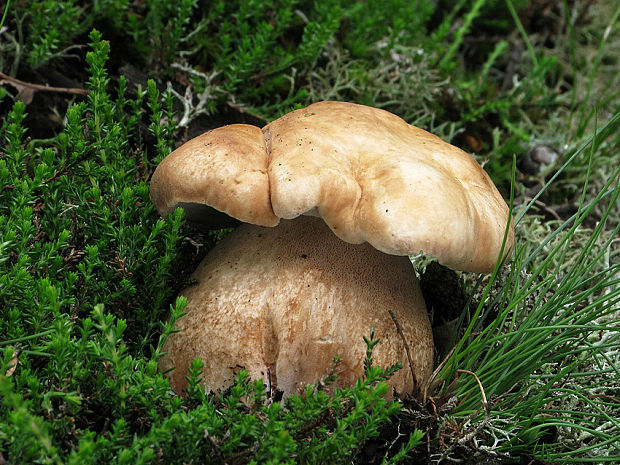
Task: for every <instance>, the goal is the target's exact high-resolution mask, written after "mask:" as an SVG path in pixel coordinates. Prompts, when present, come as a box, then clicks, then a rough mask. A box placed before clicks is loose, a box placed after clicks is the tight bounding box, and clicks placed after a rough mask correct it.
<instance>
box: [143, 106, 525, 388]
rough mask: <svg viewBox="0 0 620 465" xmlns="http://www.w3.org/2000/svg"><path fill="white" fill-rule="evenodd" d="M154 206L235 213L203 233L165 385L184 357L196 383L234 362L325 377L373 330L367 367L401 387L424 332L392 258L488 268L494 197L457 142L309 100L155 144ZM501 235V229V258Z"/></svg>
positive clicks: (503, 210) (219, 382)
mask: <svg viewBox="0 0 620 465" xmlns="http://www.w3.org/2000/svg"><path fill="white" fill-rule="evenodd" d="M151 198H152V200H153V202H154V204H155V205H156V207H157V209H158V210H159V211H160V212H161V213H162V214H163V215H166V214H168V213H170V212H171V211H173V210H174V209H175V208H177V207H179V206H180V207H183V208H184V209H185V210H186V215H187V217H188V218H189V219H190V220H192V221H197V222H200V223H203V224H206V225H207V226H208V227H215V228H217V227H223V226H225V225H229V224H230V223H231V221H234V220H231V218H234V219H235V220H239V221H241V222H243V223H246V224H244V225H242V226H240V227H239V228H238V229H237V230H236V231H234V232H233V233H231V234H230V235H229V236H227V237H226V238H225V239H224V240H222V241H221V242H220V243H218V244H217V245H216V246H215V248H214V249H213V250H212V251H211V252H210V253H209V254H208V255H207V256H206V258H205V259H204V261H203V262H202V263H201V264H200V265H199V267H198V269H197V270H196V272H195V273H194V275H193V277H194V278H195V280H196V282H197V284H195V285H194V286H190V287H189V288H187V289H185V290H184V291H183V295H185V296H186V297H187V299H188V306H187V308H186V310H187V315H185V316H184V317H182V318H181V319H179V320H178V321H177V327H176V328H177V329H178V330H179V331H178V332H177V333H174V334H172V335H171V336H170V337H169V338H168V340H167V341H166V344H165V346H164V351H165V352H166V355H165V356H164V357H162V359H161V361H160V367H161V368H162V369H163V370H168V369H170V368H175V370H173V371H171V372H170V374H169V377H170V380H171V386H172V388H173V389H174V390H175V391H177V392H180V391H182V389H183V388H184V387H185V385H186V379H185V372H186V368H187V367H188V366H189V364H190V362H191V360H193V359H194V358H196V357H200V358H202V360H203V361H204V363H205V374H204V383H205V386H206V388H207V389H208V390H210V391H214V392H215V391H221V390H224V389H226V388H227V387H229V386H230V385H231V384H232V382H233V379H234V376H235V374H236V372H237V371H238V370H239V369H241V368H244V369H246V370H247V371H248V373H249V374H250V376H251V377H252V378H254V379H263V380H264V381H265V384H266V385H267V386H269V387H270V388H271V389H272V390H274V391H275V390H279V391H282V392H283V393H284V395H290V394H292V393H294V392H296V391H298V390H299V389H300V388H301V387H302V386H303V385H304V384H306V383H315V382H318V381H319V380H320V378H321V376H322V375H324V374H326V373H327V372H328V371H329V370H330V367H331V366H332V357H334V356H339V357H340V363H339V364H337V365H336V366H335V370H336V374H338V375H339V376H338V379H337V381H336V383H335V384H334V385H333V387H336V386H341V385H345V384H350V383H352V382H354V381H355V379H356V378H357V377H359V376H360V375H362V374H363V358H364V354H365V347H364V344H363V342H362V336H364V335H367V334H368V332H369V330H370V328H371V327H372V326H374V328H375V334H376V335H377V336H378V337H379V338H380V339H381V342H380V343H379V344H378V345H377V346H376V348H375V350H374V352H373V359H374V361H375V363H377V364H380V365H383V366H385V365H389V364H392V363H394V362H396V361H400V362H403V364H404V366H405V369H403V370H400V371H399V372H397V373H396V375H395V376H393V377H392V378H391V380H390V382H391V385H392V387H393V388H394V390H395V391H396V392H398V393H400V394H404V393H416V392H418V390H419V389H420V388H421V387H423V385H424V384H425V383H426V382H427V380H428V379H429V377H430V375H431V372H432V365H433V364H432V360H433V341H432V333H431V328H430V323H429V320H428V316H427V314H426V308H425V305H424V301H423V299H422V296H421V291H420V288H419V285H418V282H417V279H416V277H415V274H414V272H413V269H412V266H411V263H410V261H409V259H408V257H407V256H408V255H411V254H417V253H420V252H423V253H425V254H429V255H431V256H433V257H435V258H437V260H438V261H439V262H440V263H442V264H444V265H446V266H448V267H451V268H454V269H459V270H464V271H475V272H483V273H489V272H491V271H492V269H493V267H494V266H495V263H496V262H497V260H498V258H500V253H501V250H502V243H503V240H504V234H505V231H506V225H507V223H508V221H509V213H508V207H507V205H506V203H505V202H504V200H503V199H502V197H501V195H500V194H499V192H498V191H497V189H496V187H495V185H494V184H493V182H492V181H491V179H490V178H489V176H488V175H487V174H486V173H485V172H484V170H483V169H482V168H481V167H480V165H478V163H477V162H476V161H475V160H474V159H473V158H472V157H471V156H470V155H468V154H467V153H465V152H463V151H462V150H460V149H458V148H457V147H454V146H452V145H450V144H448V143H446V142H444V141H442V140H441V139H440V138H439V137H437V136H434V135H432V134H430V133H428V132H426V131H424V130H422V129H419V128H416V127H414V126H411V125H409V124H407V123H406V122H405V121H403V120H402V119H401V118H399V117H397V116H395V115H393V114H391V113H389V112H387V111H384V110H379V109H375V108H371V107H367V106H363V105H357V104H352V103H344V102H319V103H315V104H313V105H310V106H308V107H306V108H304V109H300V110H295V111H292V112H290V113H288V114H286V115H285V116H283V117H281V118H279V119H277V120H275V121H273V122H272V123H270V124H268V125H266V126H265V127H264V128H262V129H260V128H258V127H255V126H251V125H244V124H233V125H229V126H224V127H220V128H217V129H214V130H212V131H210V132H207V133H205V134H203V135H201V136H199V137H197V138H195V139H192V140H190V141H189V142H187V143H185V144H184V145H182V146H181V147H179V148H178V149H176V150H175V151H174V152H173V153H171V154H170V155H168V156H167V157H166V158H165V159H164V160H163V161H162V162H161V163H160V165H159V166H158V167H157V169H156V171H155V173H154V174H153V178H152V180H151ZM512 241H513V232H512V226H510V227H509V230H508V237H507V238H506V243H505V247H504V249H503V250H504V254H506V253H507V252H508V250H510V248H511V246H512Z"/></svg>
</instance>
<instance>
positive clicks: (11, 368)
mask: <svg viewBox="0 0 620 465" xmlns="http://www.w3.org/2000/svg"><path fill="white" fill-rule="evenodd" d="M18 362H19V359H18V358H17V352H16V351H15V349H13V358H12V359H11V364H10V365H9V369H8V370H7V371H6V373H5V374H4V376H11V375H12V374H13V372H14V371H15V368H17V363H18Z"/></svg>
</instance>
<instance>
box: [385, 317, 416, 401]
mask: <svg viewBox="0 0 620 465" xmlns="http://www.w3.org/2000/svg"><path fill="white" fill-rule="evenodd" d="M388 312H389V313H390V316H391V317H392V321H393V322H394V325H395V326H396V332H397V333H398V334H399V335H400V337H401V339H402V340H403V344H404V345H405V352H406V353H407V360H409V369H410V370H411V376H412V377H413V390H414V391H415V390H416V388H420V387H421V386H419V385H418V379H417V378H416V376H415V371H414V369H413V362H412V360H411V353H410V351H409V344H407V339H405V334H404V333H403V329H402V328H401V327H400V324H399V323H398V320H397V319H396V316H395V315H394V312H393V311H392V310H390V309H388Z"/></svg>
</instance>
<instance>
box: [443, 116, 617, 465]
mask: <svg viewBox="0 0 620 465" xmlns="http://www.w3.org/2000/svg"><path fill="white" fill-rule="evenodd" d="M619 120H620V114H616V115H615V116H614V117H613V118H612V119H611V120H610V121H609V122H608V123H607V124H606V126H605V127H603V128H602V129H601V131H600V133H598V134H595V135H593V136H592V137H591V138H590V139H589V141H588V143H587V144H586V145H583V146H582V147H581V148H580V150H578V151H577V152H576V153H575V154H573V156H572V157H571V158H570V159H568V160H567V161H566V163H565V164H564V165H563V166H562V167H561V168H560V169H559V170H558V171H557V172H556V173H555V174H554V176H553V177H552V179H551V180H550V182H549V183H548V184H546V185H545V187H544V188H545V189H547V188H549V187H550V186H551V185H552V183H553V181H554V180H555V179H556V178H558V177H560V176H561V174H562V172H563V171H564V170H565V169H566V168H567V167H569V166H570V165H571V163H572V162H573V161H574V160H575V159H577V157H578V155H579V154H580V152H583V151H587V149H589V150H590V152H591V153H592V151H593V150H594V148H595V147H601V146H604V145H607V144H610V143H611V144H613V134H614V133H613V132H610V131H609V130H608V129H610V128H615V127H616V125H617V123H618V121H619ZM615 153H618V147H617V146H615ZM588 176H589V175H588ZM586 187H587V184H586V185H584V187H583V193H584V195H583V196H582V198H581V202H580V204H579V209H578V211H577V212H576V213H575V214H574V215H572V216H571V217H570V218H569V219H567V220H566V221H563V222H559V224H557V226H556V227H555V229H553V230H551V231H549V232H548V233H547V234H546V237H543V238H540V239H538V238H537V239H538V240H526V238H521V239H522V240H521V241H519V242H518V243H517V248H516V251H515V257H514V261H513V262H512V263H511V264H510V265H509V267H508V269H506V270H505V271H504V273H503V275H499V274H494V275H493V276H492V277H491V280H490V281H489V282H488V283H487V284H486V287H485V289H484V293H483V295H482V296H481V298H480V304H479V305H478V306H477V307H476V308H475V309H473V311H472V312H471V313H465V314H464V315H463V317H464V320H463V328H464V331H463V337H462V338H461V340H460V341H459V343H458V344H457V346H456V348H455V350H454V351H453V352H452V354H451V357H450V359H449V360H448V361H447V364H446V365H445V367H444V368H443V372H442V375H440V376H441V377H442V378H443V379H445V380H452V379H454V378H457V381H456V382H455V383H454V384H452V385H451V386H448V384H447V383H446V384H444V389H445V392H444V393H443V395H445V396H450V395H456V396H458V397H459V398H460V399H462V401H461V402H460V403H459V406H458V408H457V409H456V411H455V414H456V415H457V417H469V420H473V419H476V420H477V421H479V422H481V423H482V426H483V427H484V428H485V430H484V431H485V432H484V435H486V437H491V438H494V450H495V451H496V452H497V453H510V454H511V455H514V454H517V453H519V452H520V451H523V452H525V451H534V452H535V453H537V454H540V455H541V457H545V458H546V459H548V460H553V461H556V460H561V461H562V462H563V463H570V462H572V461H575V462H578V463H583V462H584V461H585V460H584V457H587V456H589V455H590V454H592V453H593V452H594V451H605V455H606V457H605V458H603V457H598V459H597V460H599V459H600V461H601V463H602V462H609V463H615V462H616V461H617V460H618V457H620V449H619V448H618V445H617V439H618V437H619V435H620V422H619V421H618V420H617V414H618V405H617V403H616V404H615V405H614V404H613V402H611V403H610V402H609V400H610V398H609V396H613V395H615V394H616V391H615V390H617V386H618V382H619V381H620V371H619V370H618V367H617V365H616V364H615V363H614V361H613V360H612V358H613V357H615V356H616V357H617V351H618V347H620V314H618V308H619V307H620V280H619V276H620V262H619V261H618V260H617V258H618V253H617V251H614V247H613V244H614V242H615V241H617V237H618V236H619V234H620V224H618V223H615V224H612V225H608V222H609V219H610V213H611V212H612V211H613V210H616V209H617V207H618V202H619V197H620V168H618V167H616V169H615V171H614V172H613V173H612V174H611V176H609V178H608V180H607V182H606V183H605V185H604V186H603V188H602V189H601V191H600V192H599V193H598V194H597V195H596V196H595V197H594V198H593V199H591V200H587V199H586V196H585V193H586ZM541 194H542V193H541ZM537 197H538V196H536V197H535V198H534V199H533V200H532V201H531V202H530V203H529V204H528V205H527V206H525V207H524V208H523V209H522V210H521V212H520V213H519V215H518V216H517V217H516V218H515V227H516V228H517V233H519V230H520V229H521V230H523V229H524V228H526V226H524V224H523V223H524V222H525V221H524V218H526V217H525V213H526V212H527V211H528V210H529V208H531V206H532V205H533V204H534V203H535V201H536V199H537ZM597 208H600V211H601V212H602V213H601V218H600V220H599V221H598V223H597V225H596V226H595V227H594V228H593V230H590V231H583V233H580V230H583V229H584V222H585V221H587V219H588V218H589V217H590V216H592V215H595V212H596V209H597ZM606 225H607V228H609V230H606V229H607V228H606ZM523 233H524V234H525V233H526V232H525V231H524V232H523ZM584 233H585V234H584ZM610 257H615V259H613V258H612V259H610ZM496 271H497V270H496ZM494 285H495V286H496V287H495V289H494V287H493V286H494ZM492 289H494V290H493V292H492ZM490 314H494V315H493V317H492V318H491V319H490V323H489V315H490ZM483 322H485V324H483ZM459 370H460V371H461V372H462V371H463V370H466V371H467V372H474V373H475V374H476V377H475V378H474V377H471V376H470V377H462V376H456V375H457V372H458V371H459ZM586 382H587V386H588V391H587V393H584V392H583V390H582V387H581V386H582V385H583V383H586ZM485 398H486V399H489V403H488V404H487V405H484V404H483V399H485ZM484 402H485V403H486V400H485V401H484ZM554 429H556V430H561V431H562V432H563V433H564V434H566V436H564V438H563V441H562V443H559V442H555V441H553V440H552V441H549V440H548V439H547V440H543V439H544V438H543V437H544V436H545V434H546V433H549V431H552V430H554ZM574 432H577V433H576V434H575V433H574ZM500 436H501V438H500ZM579 437H581V438H586V437H587V438H588V442H585V443H582V442H581V439H579ZM569 442H570V444H571V446H570V447H569V450H570V452H567V451H566V444H567V443H569ZM594 455H596V453H595V452H594Z"/></svg>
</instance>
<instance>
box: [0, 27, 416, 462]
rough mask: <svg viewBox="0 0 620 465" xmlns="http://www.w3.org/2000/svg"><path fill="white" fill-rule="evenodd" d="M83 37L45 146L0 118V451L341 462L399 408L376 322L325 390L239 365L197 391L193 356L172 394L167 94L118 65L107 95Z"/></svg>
mask: <svg viewBox="0 0 620 465" xmlns="http://www.w3.org/2000/svg"><path fill="white" fill-rule="evenodd" d="M90 39H91V51H90V52H88V54H87V56H86V62H87V65H88V74H89V76H90V77H89V80H88V88H89V90H90V94H89V95H88V98H87V100H86V101H84V102H81V103H75V104H73V105H72V106H71V107H70V108H69V109H68V110H67V115H66V118H67V122H66V126H65V129H64V130H63V131H62V132H61V133H60V134H59V135H58V136H57V137H56V138H55V140H54V142H55V144H54V145H53V146H50V147H45V146H40V145H35V144H32V143H30V144H29V143H28V141H27V139H26V137H27V131H26V129H25V128H24V120H25V118H26V116H27V115H26V107H25V105H24V104H23V103H21V102H17V103H15V105H14V106H13V109H12V110H11V111H10V112H9V114H8V115H7V118H6V119H5V121H4V122H3V125H2V128H1V133H0V137H1V140H2V152H3V156H2V157H1V158H0V309H2V311H1V312H0V334H2V338H1V339H0V399H1V400H0V453H1V454H2V455H0V457H1V458H2V460H7V461H8V463H59V464H60V463H75V464H78V463H79V464H81V463H131V464H134V463H162V462H163V463H182V462H191V461H194V462H195V463H221V462H222V461H224V462H227V463H228V461H229V460H230V461H232V463H240V462H242V463H270V464H276V463H297V462H303V463H349V462H350V461H351V460H352V459H354V458H355V456H356V454H357V453H358V452H359V450H360V447H361V446H362V445H363V444H364V443H365V442H366V441H367V440H368V439H369V438H372V437H376V436H377V435H378V434H379V431H380V428H381V426H382V425H383V424H385V423H386V422H388V421H389V419H390V417H392V416H394V415H395V414H397V413H398V412H399V411H400V407H401V406H400V403H398V402H397V401H395V400H386V399H385V394H387V392H388V384H387V382H386V381H387V379H388V378H389V377H390V376H391V375H392V374H393V373H394V372H395V371H396V370H397V369H398V368H399V366H393V367H389V368H386V369H381V368H379V367H375V366H373V365H372V361H371V355H372V348H373V347H374V346H375V345H376V344H377V343H378V341H377V340H375V339H374V337H373V334H372V333H371V337H370V338H369V339H368V340H367V344H368V352H367V354H368V359H367V360H366V362H365V366H366V376H365V378H364V379H360V380H359V381H358V382H357V384H356V385H355V386H352V387H349V388H343V389H337V390H335V393H334V395H328V394H326V393H325V392H324V390H323V386H308V387H307V389H306V390H305V391H304V392H303V393H302V394H300V395H295V396H292V397H290V398H288V399H286V400H285V401H284V402H283V403H282V404H281V403H278V402H273V401H272V400H271V399H269V398H268V397H267V392H266V387H265V386H264V385H263V384H262V383H261V382H254V383H253V382H251V381H250V380H249V379H248V375H247V373H245V372H241V374H240V375H239V378H238V379H237V382H236V384H235V385H234V386H233V387H232V388H231V389H230V392H228V393H226V394H221V395H219V396H211V395H207V394H206V393H205V392H204V389H203V388H201V386H200V383H199V381H200V379H201V376H202V362H201V361H200V360H196V361H194V362H193V363H192V366H191V367H190V369H189V374H188V380H189V387H188V389H187V396H186V397H185V398H180V397H178V396H176V395H174V394H173V393H172V392H171V390H170V386H169V383H168V381H167V380H166V379H165V377H164V375H163V374H162V373H159V372H158V369H157V360H158V359H159V358H160V357H161V356H162V352H161V350H162V346H163V342H164V341H165V339H166V338H167V336H168V335H169V334H171V333H172V332H173V331H174V329H173V328H174V323H175V321H176V319H178V318H179V317H180V316H181V315H182V314H183V308H184V307H185V305H186V303H187V302H186V300H185V299H184V298H178V299H177V300H176V304H175V305H174V306H171V308H170V310H171V318H170V320H168V321H167V322H166V323H161V322H162V321H164V320H165V318H166V313H165V307H166V306H167V302H169V301H170V299H171V297H172V294H173V292H174V289H172V288H171V287H170V282H171V273H172V270H173V266H174V264H175V260H176V257H177V253H178V252H177V248H178V244H179V239H180V228H181V227H182V214H181V213H182V211H181V210H177V211H176V212H175V213H173V214H172V215H170V216H169V217H168V218H167V219H165V220H164V219H161V218H159V215H158V214H157V212H156V211H155V210H154V208H153V206H152V204H151V202H150V200H149V191H148V185H147V183H146V179H147V178H148V176H149V175H150V172H151V166H152V162H153V160H158V159H161V157H163V156H164V155H165V154H167V153H168V152H169V151H170V150H171V149H172V147H173V140H172V136H173V134H174V128H175V126H174V120H173V116H174V115H173V110H172V96H171V93H170V91H167V92H166V93H165V94H164V95H163V98H162V96H161V95H160V93H159V91H158V90H157V87H156V85H155V83H154V82H152V81H150V82H149V83H148V87H147V89H146V90H142V89H138V90H137V92H136V93H135V95H134V96H133V97H129V96H128V95H127V94H128V91H127V82H126V80H125V79H124V78H120V79H119V80H118V84H117V86H116V89H115V93H114V94H111V93H110V92H109V87H110V79H109V76H108V73H107V70H106V67H105V64H106V61H107V57H108V53H109V44H108V43H107V42H106V41H104V40H102V36H101V34H100V33H99V32H97V31H95V30H94V31H93V32H92V33H91V34H90ZM144 121H150V126H149V127H150V131H151V134H152V135H153V136H154V139H155V143H154V145H155V146H154V147H153V148H152V151H149V148H148V147H146V146H145V144H144V141H143V136H142V132H141V131H140V125H141V124H143V122H144ZM104 304H105V307H104ZM157 335H159V339H158V338H157ZM360 343H362V341H360ZM332 379H333V378H332ZM420 440H421V432H420V431H415V432H414V433H412V434H411V435H410V437H409V440H408V441H407V442H406V443H405V444H402V445H401V448H400V449H399V450H395V451H393V452H392V453H391V455H392V456H391V458H388V457H386V462H387V461H388V459H389V463H396V462H397V461H400V460H402V459H404V458H405V457H406V456H407V454H408V453H409V452H410V451H411V450H412V449H413V448H414V447H415V446H416V445H417V444H418V443H419V442H420Z"/></svg>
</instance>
